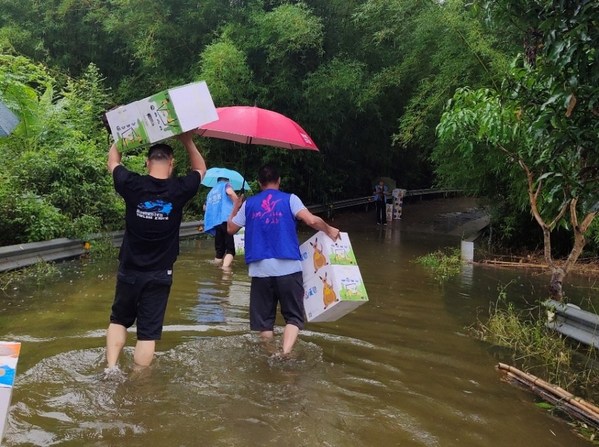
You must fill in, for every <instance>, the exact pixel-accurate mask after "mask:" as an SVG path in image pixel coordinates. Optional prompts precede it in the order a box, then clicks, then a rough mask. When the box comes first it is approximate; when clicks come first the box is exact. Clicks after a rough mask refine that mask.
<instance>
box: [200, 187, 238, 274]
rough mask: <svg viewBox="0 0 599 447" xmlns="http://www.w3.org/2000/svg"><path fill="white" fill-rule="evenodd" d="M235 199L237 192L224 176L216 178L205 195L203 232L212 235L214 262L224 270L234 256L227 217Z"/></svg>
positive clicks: (233, 245) (233, 244) (228, 266)
mask: <svg viewBox="0 0 599 447" xmlns="http://www.w3.org/2000/svg"><path fill="white" fill-rule="evenodd" d="M236 200H237V194H235V190H234V189H233V187H232V186H231V183H229V179H228V178H225V177H219V178H218V179H217V183H216V185H215V186H214V187H213V188H212V189H211V190H210V192H209V193H208V196H207V197H206V210H205V213H204V233H208V234H210V235H212V236H214V251H215V257H214V262H215V263H216V264H218V265H222V268H223V269H224V270H227V269H228V268H230V266H231V263H232V262H233V258H234V256H235V242H234V240H233V235H231V234H229V233H227V219H228V218H229V215H230V214H231V210H232V209H233V203H234V202H235V201H236Z"/></svg>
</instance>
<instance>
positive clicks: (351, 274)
mask: <svg viewBox="0 0 599 447" xmlns="http://www.w3.org/2000/svg"><path fill="white" fill-rule="evenodd" d="M300 255H301V258H302V272H303V279H304V308H305V311H306V318H307V320H308V322H324V321H335V320H338V319H339V318H341V317H342V316H344V315H346V314H347V313H349V312H351V311H352V310H354V309H355V308H357V307H358V306H361V305H362V304H364V303H365V302H367V301H368V295H367V293H366V288H365V287H364V281H363V280H362V275H361V273H360V269H359V267H358V263H357V261H356V257H355V254H354V251H353V248H352V246H351V242H350V240H349V236H348V234H347V233H343V232H341V233H339V239H337V240H336V241H333V240H331V239H330V238H329V237H328V236H327V235H326V234H325V233H323V232H322V231H319V232H318V233H316V234H315V235H314V236H312V237H311V238H309V239H308V240H307V241H306V242H304V243H303V244H301V245H300Z"/></svg>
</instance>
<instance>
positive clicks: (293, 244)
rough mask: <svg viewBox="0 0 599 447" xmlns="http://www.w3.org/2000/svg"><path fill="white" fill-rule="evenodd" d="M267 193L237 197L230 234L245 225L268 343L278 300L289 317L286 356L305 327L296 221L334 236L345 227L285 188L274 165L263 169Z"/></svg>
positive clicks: (258, 323) (254, 323) (254, 312)
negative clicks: (324, 217)
mask: <svg viewBox="0 0 599 447" xmlns="http://www.w3.org/2000/svg"><path fill="white" fill-rule="evenodd" d="M258 182H259V183H260V188H261V190H262V191H261V192H260V193H259V194H257V195H255V196H252V197H250V198H249V199H248V200H247V201H246V202H243V196H240V197H239V199H238V200H236V201H235V205H234V207H233V211H232V212H231V216H230V217H229V220H228V222H227V231H228V232H229V234H235V233H236V232H237V231H239V229H240V228H241V227H245V261H246V263H247V264H248V270H249V276H251V278H252V282H251V287H250V329H251V330H253V331H259V332H260V337H261V338H262V339H263V340H264V341H270V340H272V339H273V338H274V324H275V317H276V311H277V304H278V303H280V306H281V314H282V315H283V318H284V319H285V329H284V331H283V343H282V355H283V356H287V355H288V354H289V353H291V351H292V349H293V346H294V345H295V342H296V340H297V336H298V334H299V331H300V330H301V329H303V328H304V301H303V298H304V286H303V277H302V264H301V255H300V250H299V241H298V237H297V232H296V227H295V219H299V220H301V221H303V222H304V223H305V224H307V225H308V226H310V227H312V228H313V229H315V230H317V231H323V232H324V233H326V235H327V236H328V237H330V238H331V239H332V240H336V239H337V238H338V237H339V230H338V229H337V228H334V227H332V226H330V225H329V224H327V223H326V222H325V221H324V220H322V219H321V218H320V217H318V216H315V215H314V214H312V213H311V212H310V211H308V209H307V208H306V207H305V206H304V204H303V203H302V201H301V200H300V199H299V197H297V196H296V195H295V194H288V193H284V192H282V191H279V186H280V184H281V178H280V175H279V172H278V170H277V169H276V168H275V167H274V166H273V165H271V164H267V165H264V166H262V167H261V168H260V169H259V171H258Z"/></svg>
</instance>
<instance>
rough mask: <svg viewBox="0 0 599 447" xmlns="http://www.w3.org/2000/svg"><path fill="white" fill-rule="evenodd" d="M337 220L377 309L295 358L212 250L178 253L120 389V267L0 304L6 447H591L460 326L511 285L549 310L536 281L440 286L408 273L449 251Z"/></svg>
mask: <svg viewBox="0 0 599 447" xmlns="http://www.w3.org/2000/svg"><path fill="white" fill-rule="evenodd" d="M407 212H409V207H406V209H405V211H404V213H407ZM372 217H373V219H372V220H374V215H373V216H372ZM339 222H343V225H344V226H343V227H342V228H341V229H342V230H343V231H347V232H348V233H349V235H350V238H351V242H352V245H353V248H354V252H355V254H356V257H357V259H358V263H359V266H360V270H361V272H362V276H363V278H364V281H365V284H366V289H367V292H368V295H369V299H370V301H369V302H368V303H367V304H365V305H362V306H360V307H359V308H357V309H356V310H354V311H353V312H352V313H350V314H348V315H346V316H345V317H343V318H341V319H340V320H338V321H336V322H332V323H320V324H308V325H307V328H306V330H305V331H304V332H302V334H301V335H300V341H299V343H298V345H297V346H296V356H295V358H294V359H291V360H288V361H280V360H275V359H273V358H272V357H271V356H270V355H269V353H268V352H267V351H266V350H265V349H264V348H263V346H262V345H261V344H259V343H258V342H257V340H256V338H255V334H253V333H251V332H250V331H249V326H248V312H247V310H248V309H247V308H248V294H249V278H248V276H247V268H246V266H245V265H244V263H243V261H242V260H239V259H238V260H236V262H235V264H234V269H233V273H232V274H230V275H229V274H223V272H222V270H220V269H218V268H216V267H215V266H213V265H211V264H210V260H211V259H212V257H213V244H212V241H211V240H201V239H196V240H185V241H182V252H181V255H180V257H179V260H178V261H177V264H176V266H175V276H174V278H175V282H174V286H173V289H172V292H171V298H170V302H169V306H168V310H167V315H166V321H165V330H164V334H163V339H162V340H161V341H160V342H158V345H157V357H156V360H155V362H154V364H153V365H152V366H151V367H150V368H149V369H147V370H146V371H143V372H142V373H136V372H134V371H132V370H131V366H132V346H133V344H134V334H130V337H129V340H128V348H126V351H125V354H124V357H123V358H122V359H121V362H122V364H121V366H122V369H123V371H124V374H123V375H122V376H121V377H117V378H112V379H110V380H106V379H103V374H102V373H103V369H104V366H105V365H104V335H105V329H106V326H107V323H108V315H109V311H110V305H111V303H112V298H113V292H114V280H115V277H114V276H115V270H116V267H117V265H116V262H114V261H106V262H104V263H100V262H96V261H94V260H93V259H92V260H83V261H73V262H66V263H62V264H60V265H59V268H60V271H61V275H60V277H59V278H56V279H55V280H53V281H50V283H49V284H47V283H45V284H44V286H36V285H34V284H31V285H28V286H19V287H18V288H17V289H16V290H8V291H6V292H5V296H3V297H2V300H0V303H1V304H0V308H1V313H0V339H3V340H8V341H21V342H22V348H21V356H20V359H19V363H18V367H17V379H16V384H15V388H14V391H13V395H12V405H11V408H10V415H9V420H8V423H7V427H6V433H5V436H4V442H3V444H2V445H5V446H56V445H60V446H98V447H100V446H102V447H104V446H117V445H127V446H131V447H135V446H144V447H148V446H181V447H183V446H257V445H262V446H279V445H285V446H290V447H291V446H327V447H337V446H339V447H341V446H343V447H345V446H376V447H382V446H443V447H444V446H461V447H472V446H494V445H507V446H525V447H535V446H543V447H547V446H571V447H576V446H588V445H590V443H589V442H588V441H585V440H583V439H582V438H580V437H578V436H577V435H576V434H575V433H574V432H573V431H572V430H571V428H570V427H569V426H568V424H566V423H565V422H564V421H562V420H559V419H556V418H554V417H553V416H551V415H550V414H548V413H547V412H546V411H545V410H542V409H540V408H539V407H537V406H535V402H536V399H535V397H534V396H533V395H532V394H531V393H530V392H528V391H525V390H521V389H519V388H516V387H514V386H513V385H510V384H508V383H505V382H503V381H502V380H501V377H500V375H499V374H498V372H497V371H496V370H495V365H496V364H497V362H498V359H497V357H496V354H495V349H493V347H492V346H489V345H487V344H485V343H483V342H481V341H478V340H476V339H474V338H472V337H471V336H470V335H469V334H468V331H467V329H466V327H467V326H469V325H471V324H472V323H473V322H475V321H476V319H477V317H478V315H479V314H481V312H482V313H483V314H484V312H485V311H486V310H487V309H488V306H489V303H490V302H492V301H495V300H496V299H497V297H498V294H499V289H500V288H501V287H504V286H506V285H508V284H509V291H510V293H512V294H514V295H516V298H517V299H521V300H528V301H530V302H534V301H535V299H538V298H539V296H541V297H543V296H544V287H545V285H546V281H547V278H546V277H545V276H543V275H539V274H538V273H534V272H523V271H517V270H505V269H501V270H497V269H490V268H484V267H480V266H474V267H471V266H470V267H464V270H463V272H462V274H461V275H460V276H459V277H457V278H453V279H451V280H449V281H447V282H445V283H443V284H440V283H439V282H438V281H437V280H435V279H434V278H433V276H432V275H431V273H430V272H429V271H427V270H426V268H424V267H422V266H420V265H418V264H415V263H414V260H415V258H416V257H418V256H421V255H423V254H426V253H428V252H430V251H432V250H435V249H437V248H441V247H446V246H455V247H459V241H460V238H459V237H457V236H450V235H442V234H438V233H430V232H419V231H414V229H411V230H410V231H407V228H406V226H405V225H404V226H403V227H402V225H403V222H401V221H400V222H395V223H394V224H393V225H388V226H387V227H377V226H375V225H373V224H372V223H371V222H366V223H365V222H364V221H363V220H360V219H357V221H356V222H353V221H352V219H346V220H345V221H343V220H342V219H340V220H339ZM339 226H340V227H341V223H340V224H339ZM311 234H312V233H311V232H307V231H304V230H302V231H301V233H300V239H301V240H306V239H307V238H308V237H309V236H311ZM579 290H580V291H581V292H580V293H581V294H584V293H585V292H584V290H585V289H584V287H581V288H580V289H579ZM0 293H1V292H0Z"/></svg>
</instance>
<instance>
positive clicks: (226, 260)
mask: <svg viewBox="0 0 599 447" xmlns="http://www.w3.org/2000/svg"><path fill="white" fill-rule="evenodd" d="M232 263H233V255H232V254H230V253H227V254H226V255H225V257H224V258H223V268H226V267H230V266H231V264H232Z"/></svg>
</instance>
